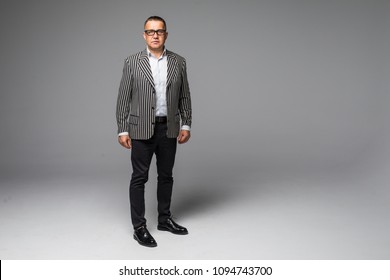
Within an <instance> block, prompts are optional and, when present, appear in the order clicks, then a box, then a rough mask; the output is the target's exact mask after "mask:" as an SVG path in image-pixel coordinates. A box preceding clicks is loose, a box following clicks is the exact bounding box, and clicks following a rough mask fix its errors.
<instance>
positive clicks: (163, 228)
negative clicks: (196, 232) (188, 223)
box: [157, 226, 188, 235]
mask: <svg viewBox="0 0 390 280" xmlns="http://www.w3.org/2000/svg"><path fill="white" fill-rule="evenodd" d="M157 229H158V230H161V231H169V232H170V233H173V234H177V235H187V234H188V231H183V232H180V231H179V232H175V231H171V230H169V229H167V228H165V227H160V226H157Z"/></svg>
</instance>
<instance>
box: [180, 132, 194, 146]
mask: <svg viewBox="0 0 390 280" xmlns="http://www.w3.org/2000/svg"><path fill="white" fill-rule="evenodd" d="M190 137H191V132H190V131H189V130H180V133H179V136H178V137H177V142H179V144H184V143H186V142H187V141H188V140H189V139H190Z"/></svg>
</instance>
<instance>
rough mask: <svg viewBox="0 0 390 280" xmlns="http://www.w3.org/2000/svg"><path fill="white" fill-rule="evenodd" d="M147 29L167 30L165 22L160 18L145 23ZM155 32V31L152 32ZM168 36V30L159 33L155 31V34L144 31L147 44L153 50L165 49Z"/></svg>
mask: <svg viewBox="0 0 390 280" xmlns="http://www.w3.org/2000/svg"><path fill="white" fill-rule="evenodd" d="M145 30H160V32H161V30H165V26H164V23H163V22H162V21H158V20H150V21H148V22H147V23H146V24H145ZM152 33H153V32H152ZM167 38H168V32H164V33H163V34H160V35H159V34H158V33H157V32H154V34H153V35H148V34H146V33H145V32H144V39H145V41H146V45H147V46H148V48H149V50H151V51H162V50H163V49H164V44H165V40H166V39H167Z"/></svg>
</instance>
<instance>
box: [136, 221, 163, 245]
mask: <svg viewBox="0 0 390 280" xmlns="http://www.w3.org/2000/svg"><path fill="white" fill-rule="evenodd" d="M133 236H134V239H135V240H137V241H138V243H139V244H140V245H142V246H146V247H156V246H157V242H156V240H154V238H153V236H152V235H151V234H150V233H149V231H148V230H147V228H146V226H142V227H139V228H137V229H136V230H134V234H133Z"/></svg>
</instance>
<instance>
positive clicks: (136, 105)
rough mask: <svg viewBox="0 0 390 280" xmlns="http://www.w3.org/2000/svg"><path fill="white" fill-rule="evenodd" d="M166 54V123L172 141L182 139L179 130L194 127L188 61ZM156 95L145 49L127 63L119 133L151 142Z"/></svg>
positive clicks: (119, 106) (119, 102) (121, 88)
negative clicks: (183, 126)
mask: <svg viewBox="0 0 390 280" xmlns="http://www.w3.org/2000/svg"><path fill="white" fill-rule="evenodd" d="M166 54H167V89H166V95H167V96H166V100H167V119H168V132H167V136H168V137H169V138H175V137H177V136H178V135H179V131H180V126H181V125H188V126H191V121H192V111H191V97H190V90H189V86H188V80H187V70H186V61H185V59H184V58H183V57H181V56H180V55H178V54H176V53H174V52H171V51H168V50H167V52H166ZM155 106H156V91H155V88H154V81H153V75H152V70H151V67H150V64H149V58H148V54H147V51H146V49H145V50H143V51H141V52H139V53H136V54H134V55H131V56H129V57H127V58H126V59H125V63H124V67H123V74H122V79H121V82H120V86H119V92H118V100H117V107H116V119H117V124H118V133H121V132H129V135H130V138H132V139H140V140H142V139H144V140H145V139H149V138H151V137H152V136H153V133H154V122H155Z"/></svg>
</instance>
